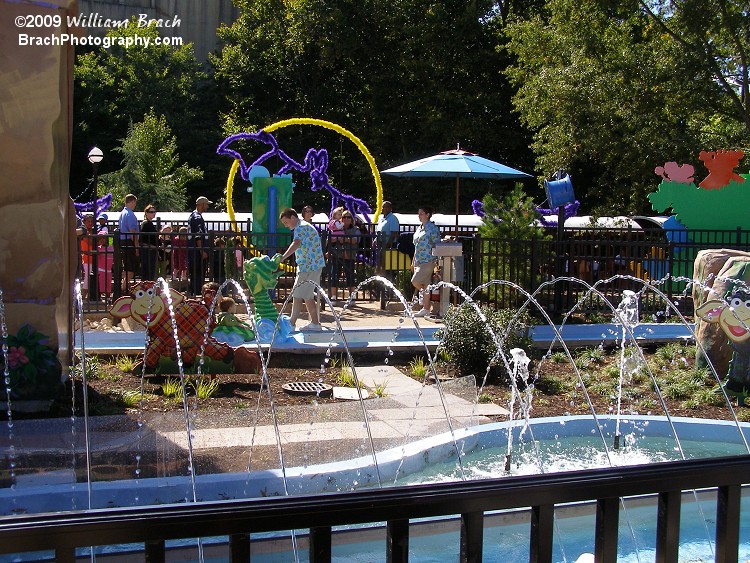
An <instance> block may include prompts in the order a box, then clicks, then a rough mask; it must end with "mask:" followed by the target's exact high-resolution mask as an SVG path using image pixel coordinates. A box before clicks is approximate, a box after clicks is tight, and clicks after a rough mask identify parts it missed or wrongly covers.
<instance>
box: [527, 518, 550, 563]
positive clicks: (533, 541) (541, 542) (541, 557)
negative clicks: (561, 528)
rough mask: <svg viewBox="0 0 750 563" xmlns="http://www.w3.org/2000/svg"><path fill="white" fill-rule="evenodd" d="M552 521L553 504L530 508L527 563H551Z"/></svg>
mask: <svg viewBox="0 0 750 563" xmlns="http://www.w3.org/2000/svg"><path fill="white" fill-rule="evenodd" d="M554 519H555V505H554V504H543V505H540V506H533V507H532V508H531V533H530V534H529V535H530V540H529V544H530V545H529V563H550V562H551V561H552V533H553V530H554Z"/></svg>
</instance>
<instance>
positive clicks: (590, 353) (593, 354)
mask: <svg viewBox="0 0 750 563" xmlns="http://www.w3.org/2000/svg"><path fill="white" fill-rule="evenodd" d="M575 362H576V365H577V366H578V367H579V368H587V367H589V366H591V365H592V364H601V363H602V362H604V350H602V349H601V348H586V349H584V350H581V351H580V352H578V354H576V357H575Z"/></svg>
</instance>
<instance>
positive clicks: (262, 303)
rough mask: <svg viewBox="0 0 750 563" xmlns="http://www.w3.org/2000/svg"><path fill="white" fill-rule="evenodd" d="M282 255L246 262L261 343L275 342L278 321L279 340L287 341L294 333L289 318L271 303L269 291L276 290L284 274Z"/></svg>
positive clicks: (257, 258) (257, 334)
mask: <svg viewBox="0 0 750 563" xmlns="http://www.w3.org/2000/svg"><path fill="white" fill-rule="evenodd" d="M280 265H281V254H277V255H275V256H274V257H273V258H269V257H268V256H256V257H254V258H251V259H250V260H245V262H244V264H243V270H244V274H245V282H247V287H248V289H249V290H250V293H252V295H253V298H254V299H255V315H254V318H255V333H256V337H257V338H258V340H259V341H260V342H264V343H268V342H271V341H272V340H273V337H274V331H275V327H276V324H277V321H278V325H279V329H278V333H277V335H276V338H277V339H280V340H285V339H286V338H287V337H288V336H289V333H290V332H292V326H291V324H290V323H289V317H287V316H286V315H282V316H281V318H279V312H278V311H277V310H276V306H275V305H274V304H273V303H272V302H271V298H270V296H269V295H268V292H269V290H271V289H274V288H275V287H276V284H277V283H278V281H279V277H281V275H282V274H283V273H284V271H283V270H282V269H281V268H280Z"/></svg>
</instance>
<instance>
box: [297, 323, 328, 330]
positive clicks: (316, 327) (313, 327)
mask: <svg viewBox="0 0 750 563" xmlns="http://www.w3.org/2000/svg"><path fill="white" fill-rule="evenodd" d="M299 330H300V332H318V331H321V330H323V327H322V326H320V325H319V324H316V323H308V324H306V325H305V326H303V327H302V328H301V329H299Z"/></svg>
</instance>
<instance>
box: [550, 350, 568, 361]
mask: <svg viewBox="0 0 750 563" xmlns="http://www.w3.org/2000/svg"><path fill="white" fill-rule="evenodd" d="M549 359H550V361H551V362H553V363H555V364H564V363H565V362H567V361H568V355H567V354H566V353H565V352H563V351H562V350H560V351H558V352H553V353H552V355H551V356H550V358H549Z"/></svg>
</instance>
